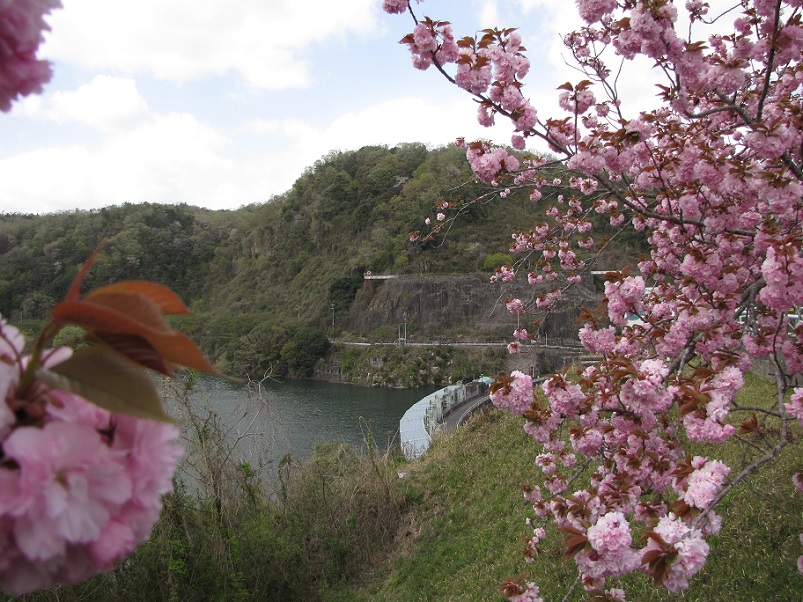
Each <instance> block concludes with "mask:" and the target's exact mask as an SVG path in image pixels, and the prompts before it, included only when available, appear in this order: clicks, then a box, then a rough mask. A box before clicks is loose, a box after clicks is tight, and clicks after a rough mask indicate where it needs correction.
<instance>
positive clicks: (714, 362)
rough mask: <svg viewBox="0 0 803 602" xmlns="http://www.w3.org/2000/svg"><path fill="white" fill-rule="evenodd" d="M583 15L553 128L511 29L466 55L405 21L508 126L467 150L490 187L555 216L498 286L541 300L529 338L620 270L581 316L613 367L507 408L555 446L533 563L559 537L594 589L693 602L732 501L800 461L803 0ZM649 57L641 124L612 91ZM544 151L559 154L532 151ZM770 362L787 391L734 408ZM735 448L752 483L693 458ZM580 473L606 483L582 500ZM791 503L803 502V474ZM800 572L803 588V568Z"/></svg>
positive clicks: (518, 394) (440, 33)
mask: <svg viewBox="0 0 803 602" xmlns="http://www.w3.org/2000/svg"><path fill="white" fill-rule="evenodd" d="M388 4H389V3H386V9H387V8H388ZM390 4H393V7H394V9H396V10H390V11H389V12H399V13H400V12H404V10H403V8H404V7H403V6H402V3H390ZM576 4H577V9H578V11H579V14H580V16H581V17H582V19H583V20H584V22H585V26H584V27H582V28H580V29H579V30H578V31H575V32H571V33H569V34H567V35H566V36H565V38H564V43H565V45H566V47H567V49H568V51H569V53H570V54H571V56H572V57H573V59H574V61H575V63H576V66H577V68H578V70H579V71H580V72H581V75H580V76H579V81H575V82H567V83H565V84H563V85H561V86H560V87H559V90H558V99H557V100H558V104H559V106H560V108H561V110H562V114H561V115H558V116H555V117H545V116H542V115H541V114H539V113H537V112H536V110H535V108H534V107H533V106H532V105H531V104H530V102H529V100H528V99H527V97H526V92H525V84H524V79H525V77H526V76H527V74H528V71H529V68H530V65H529V62H528V61H527V59H526V57H525V54H524V53H525V48H524V47H523V45H522V36H521V35H520V33H519V32H518V31H516V30H514V29H494V30H485V31H483V32H480V34H478V35H477V36H474V37H472V36H468V37H465V38H458V39H457V42H456V44H457V47H458V53H457V54H458V56H457V57H456V58H454V59H452V58H451V57H452V56H453V55H454V49H453V46H452V40H453V39H454V37H453V33H452V32H451V30H450V31H449V35H448V36H445V35H444V31H445V30H444V29H443V26H442V23H444V22H440V21H432V20H430V19H426V20H419V19H418V18H417V17H416V16H415V14H414V12H413V7H412V5H410V4H409V3H408V4H407V12H409V13H410V14H411V15H412V16H413V19H414V22H415V23H416V28H417V29H418V28H420V27H421V25H422V24H423V25H424V28H426V29H427V30H428V32H429V35H428V36H424V37H422V40H424V39H425V40H426V42H427V44H428V45H427V46H426V47H424V46H421V45H416V46H415V48H413V47H412V46H411V51H412V52H413V56H414V61H417V62H416V65H417V66H419V65H420V64H421V62H422V61H421V60H420V59H416V56H418V55H420V54H421V52H428V53H429V55H430V56H429V59H431V64H432V65H435V66H437V68H438V69H439V70H440V72H441V73H443V74H444V75H445V77H446V78H447V80H448V81H449V82H450V83H452V84H454V85H456V86H458V87H460V88H462V89H464V90H466V91H467V92H468V93H469V94H470V95H471V96H472V97H473V99H474V100H475V101H476V102H477V103H478V107H479V111H478V116H477V119H478V121H479V123H480V124H482V125H484V126H490V125H493V124H494V123H495V122H496V120H497V119H498V118H499V117H500V116H501V117H504V118H506V119H508V120H509V121H510V124H511V128H512V130H513V133H512V137H511V139H510V144H509V146H508V145H502V146H499V145H494V144H492V143H491V142H488V141H478V142H474V143H468V142H466V141H464V140H459V141H458V145H459V146H461V147H462V148H464V149H465V150H466V156H467V159H468V161H469V163H470V165H471V167H472V169H473V171H474V174H475V175H476V178H477V179H478V180H481V181H483V182H486V183H489V184H491V185H492V186H496V187H497V189H498V190H499V191H500V196H502V197H504V196H507V195H508V194H509V191H510V190H511V189H514V188H517V189H522V188H523V189H527V190H529V194H530V198H531V199H532V201H533V202H534V203H538V205H539V208H540V207H543V212H544V214H545V219H543V218H542V219H539V220H533V223H532V224H527V227H526V228H524V229H522V230H519V231H516V232H514V233H513V236H512V238H513V241H512V244H511V246H510V249H511V251H512V252H513V253H515V254H517V255H518V256H519V257H521V259H520V260H519V261H517V262H515V264H514V265H512V266H504V267H502V268H499V269H498V270H497V271H496V272H495V274H494V275H493V276H492V280H493V281H495V282H500V283H508V282H511V281H512V280H514V279H516V278H518V277H519V275H520V274H522V275H523V274H524V273H526V278H527V281H528V282H529V283H530V284H532V285H533V286H534V287H536V288H534V290H533V295H532V296H531V298H530V299H529V300H528V301H523V300H522V299H513V300H509V301H508V302H507V308H508V310H509V311H510V312H512V313H513V314H515V315H516V316H517V322H518V321H520V320H521V319H523V318H527V317H528V316H529V315H534V314H537V313H538V312H543V311H549V310H550V309H552V308H553V307H555V306H556V304H558V303H560V300H561V298H562V295H563V294H564V292H565V290H566V289H567V288H568V287H571V286H576V285H578V284H581V283H582V282H583V281H584V278H587V277H588V276H587V274H586V272H587V271H589V269H594V270H609V271H608V272H607V273H606V275H605V285H604V295H603V304H602V305H601V306H600V308H598V310H589V311H588V312H586V313H585V314H583V318H582V321H583V323H582V325H581V327H580V329H579V333H578V338H579V342H580V343H581V344H582V345H583V346H584V347H585V349H586V350H587V351H589V352H591V353H594V354H597V355H598V356H599V358H600V359H599V361H598V362H597V363H596V364H595V365H592V366H589V367H587V368H585V369H584V370H583V371H582V373H580V374H579V375H578V376H577V377H576V378H569V377H568V376H566V375H565V374H559V375H553V376H552V377H551V378H549V379H547V380H546V381H545V382H544V383H543V384H542V385H541V387H535V388H533V387H532V380H531V379H530V377H528V376H526V375H524V374H522V373H517V372H514V373H512V374H511V375H510V376H509V377H506V378H504V379H502V380H500V381H499V382H498V383H497V385H496V386H495V387H494V391H493V394H492V400H493V401H494V403H496V404H497V405H499V406H500V407H505V408H508V409H510V410H512V411H514V412H515V413H517V414H521V415H523V416H524V417H525V418H526V420H527V422H526V425H525V431H526V432H527V433H528V434H529V435H530V436H531V437H532V438H533V439H534V441H535V443H536V444H537V445H538V446H539V447H540V449H539V453H538V456H537V460H536V466H537V467H538V468H539V469H540V470H541V472H542V476H543V485H542V486H540V487H539V486H536V487H532V488H531V489H529V490H528V492H527V493H526V498H527V500H528V501H529V502H530V503H532V504H533V508H534V511H535V513H536V516H537V517H539V520H542V521H543V523H542V525H539V526H537V527H536V529H535V530H534V535H533V538H532V539H531V541H530V545H529V546H528V548H527V549H528V550H529V552H528V554H529V555H530V556H531V557H534V556H536V555H537V554H538V546H537V544H538V541H539V539H540V538H541V536H542V535H540V534H539V533H540V529H542V527H543V526H545V525H546V524H547V523H552V524H553V525H555V526H556V527H557V528H559V529H560V530H562V531H563V532H564V533H565V534H566V547H567V555H568V556H570V557H572V558H573V559H574V561H575V563H576V565H577V569H578V573H579V576H580V577H581V580H582V583H583V585H584V587H585V588H586V589H587V590H588V591H589V592H595V595H597V594H598V595H600V596H608V597H609V598H612V597H613V596H614V594H610V593H607V591H612V590H607V591H606V590H605V589H604V588H605V587H606V581H607V580H608V579H610V578H614V577H617V576H619V575H621V574H624V573H627V572H634V571H641V572H643V573H645V574H647V575H649V576H650V577H651V578H652V579H653V580H654V581H655V583H656V584H660V585H662V586H664V587H665V588H667V589H668V590H670V591H677V590H680V589H684V588H686V587H688V586H689V580H690V579H691V578H692V577H693V576H694V575H695V574H696V573H698V572H699V571H700V570H701V569H702V568H703V566H704V563H705V559H706V557H707V555H708V552H709V547H708V544H707V543H706V540H705V538H706V537H707V536H710V535H712V534H714V533H716V532H718V531H719V529H720V525H721V522H722V519H721V518H720V516H718V515H717V514H716V512H715V510H714V509H715V508H716V507H717V505H718V504H719V503H720V502H721V501H722V499H723V498H724V497H725V496H727V495H728V494H729V493H730V491H732V490H733V489H734V488H736V487H738V486H739V484H740V482H741V481H742V480H743V479H745V478H746V477H747V475H749V474H751V473H752V472H753V471H754V470H756V469H757V468H758V467H759V466H762V465H763V464H765V463H766V462H769V461H771V460H773V459H775V458H777V457H778V456H779V455H780V454H782V453H788V448H789V447H790V446H792V445H798V446H799V443H796V442H797V441H799V440H800V437H799V436H797V435H793V434H792V429H793V428H797V426H798V424H803V393H802V392H801V391H803V388H800V387H797V388H796V387H795V383H796V377H798V376H799V375H800V374H801V373H803V324H802V323H801V319H800V316H801V308H803V226H802V224H803V156H801V153H802V152H803V62H801V58H803V18H801V17H802V16H803V12H802V11H803V2H802V1H801V0H745V1H744V2H741V3H739V4H738V6H737V7H736V9H734V10H729V9H731V8H732V7H731V6H728V7H726V9H727V10H723V11H722V12H721V14H720V12H717V11H716V10H715V9H714V8H712V6H711V4H713V3H708V2H701V1H697V0H690V1H688V2H685V3H682V6H681V3H675V2H672V1H671V0H649V1H644V2H641V1H640V2H634V1H632V0H577V2H576ZM684 11H685V12H684ZM725 25H727V27H726V26H725ZM723 32H724V33H723ZM447 56H448V57H449V58H445V57H447ZM611 57H612V58H613V59H615V61H616V62H617V64H616V69H612V68H610V67H609V66H608V64H607V61H609V60H610V58H611ZM637 57H642V58H644V57H646V58H647V59H648V60H649V61H650V63H652V64H654V65H655V66H656V68H657V72H658V73H659V76H660V78H661V79H660V81H659V85H658V88H657V90H658V93H659V97H660V100H661V105H660V106H659V107H658V108H656V109H653V110H649V111H640V112H635V113H632V114H631V113H628V112H627V111H626V109H625V108H624V107H625V106H626V105H625V103H623V100H624V99H622V98H620V97H619V96H618V92H617V89H618V88H617V82H616V78H617V77H619V76H618V70H619V66H618V62H619V61H623V69H625V70H626V69H627V67H628V64H629V62H630V61H631V60H632V59H635V58H637ZM533 143H538V144H540V145H541V146H543V147H545V148H546V149H548V150H549V152H550V153H552V155H551V156H549V157H547V156H546V155H544V156H539V155H537V154H536V153H534V152H530V153H527V152H526V150H527V147H528V145H531V144H533ZM511 147H512V148H511ZM556 157H557V159H556ZM558 163H559V164H560V168H559V169H557V168H556V167H555V166H556V165H557V164H558ZM627 230H632V231H635V232H636V233H640V234H639V235H640V236H642V237H643V239H644V240H645V241H646V243H647V245H648V253H647V254H646V255H645V256H644V257H643V258H640V260H638V262H637V263H636V261H634V265H631V266H622V265H614V266H611V265H599V264H595V261H597V260H598V258H599V257H600V256H601V253H602V252H603V251H604V248H605V245H606V241H607V240H609V239H610V238H611V237H616V236H618V235H620V234H621V233H623V232H625V231H627ZM558 274H563V275H564V276H565V277H563V278H559V277H558ZM549 286H551V287H552V288H551V289H549V288H546V289H545V288H544V287H549ZM514 339H515V340H514V341H513V342H511V344H510V345H509V347H508V348H509V350H510V351H511V352H518V351H520V350H521V348H522V345H525V344H532V343H533V342H535V341H537V340H538V338H537V336H536V335H535V334H533V335H531V334H529V333H528V332H527V329H526V328H522V327H521V326H519V327H518V328H517V330H516V332H515V333H514ZM759 363H764V364H768V365H769V367H770V368H771V371H772V372H773V373H774V374H775V375H776V376H775V384H776V388H777V394H776V396H775V398H774V399H771V400H767V404H766V405H765V406H762V405H760V404H757V405H754V406H750V407H747V406H745V405H742V404H741V403H740V402H739V401H738V400H737V393H738V392H739V390H740V389H741V388H742V386H743V384H744V375H745V373H746V372H748V371H749V370H751V368H753V367H754V366H756V365H757V364H759ZM531 390H532V391H533V393H532V398H529V397H528V395H529V392H530V391H531ZM734 440H736V441H738V442H739V443H740V444H743V446H744V454H743V456H742V457H743V460H742V463H741V464H740V465H739V466H731V467H729V466H726V465H725V464H724V463H723V462H721V461H720V460H717V459H712V458H708V457H704V456H699V455H695V454H691V453H689V452H688V451H687V450H686V449H685V448H686V445H687V443H688V442H695V443H697V442H700V443H713V444H720V443H724V442H726V441H730V442H733V441H734ZM583 472H584V473H585V474H589V473H590V485H588V486H586V487H585V488H584V489H581V490H575V491H573V490H572V489H571V488H572V486H573V483H575V481H576V480H577V478H578V476H579V474H581V473H583ZM794 487H795V489H796V490H797V491H798V492H799V491H800V490H801V489H803V474H800V473H799V474H798V475H797V476H796V477H795V481H794ZM634 533H639V534H642V533H643V534H646V536H647V537H646V542H645V541H642V542H641V543H636V542H635V538H634V537H633V534H634ZM798 565H799V567H801V572H803V556H801V560H800V561H799V563H798ZM508 595H509V596H511V599H536V598H537V596H538V588H537V586H535V585H534V584H526V585H518V586H516V587H513V586H512V585H510V586H509V587H508ZM527 596H529V597H527ZM615 596H617V598H616V599H618V596H619V593H618V590H617V593H616V594H615ZM621 599H624V595H623V594H622V598H621Z"/></svg>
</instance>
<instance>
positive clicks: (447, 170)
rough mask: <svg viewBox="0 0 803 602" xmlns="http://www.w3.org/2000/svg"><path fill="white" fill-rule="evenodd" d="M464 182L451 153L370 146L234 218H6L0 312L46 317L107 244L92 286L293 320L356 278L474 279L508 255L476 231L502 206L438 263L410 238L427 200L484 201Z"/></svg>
mask: <svg viewBox="0 0 803 602" xmlns="http://www.w3.org/2000/svg"><path fill="white" fill-rule="evenodd" d="M470 179H471V175H470V172H469V170H468V167H467V165H466V162H465V157H464V154H463V152H462V151H460V150H459V149H457V148H455V147H444V148H437V149H427V148H426V147H425V146H424V145H421V144H405V145H401V146H398V147H395V148H386V147H381V146H375V147H365V148H362V149H360V150H358V151H350V152H333V153H331V154H329V155H327V156H326V157H323V158H322V159H321V160H319V161H317V162H316V163H315V164H314V165H313V166H311V167H310V168H308V169H307V170H306V171H305V172H304V173H303V174H302V175H301V176H300V177H299V178H298V180H297V181H296V182H295V184H294V185H293V187H292V188H291V189H290V190H288V191H287V192H286V193H285V194H283V195H280V196H278V197H274V198H272V199H271V200H270V201H268V202H266V203H264V204H259V205H250V206H246V207H243V208H241V209H239V210H236V211H211V210H205V209H200V208H198V207H193V206H190V205H186V204H181V205H159V204H151V203H144V204H131V203H126V204H123V205H118V206H111V207H106V208H103V209H97V210H89V211H82V210H76V211H69V212H62V213H56V214H48V215H23V214H0V312H1V313H2V314H3V315H4V316H7V317H21V318H36V317H39V316H41V315H43V312H44V311H46V310H47V309H48V307H49V306H51V305H52V304H53V303H54V302H55V300H57V299H59V298H61V297H62V296H63V294H64V292H65V291H66V289H67V286H68V283H69V282H70V281H71V279H72V278H73V277H74V276H75V274H76V273H77V271H78V268H79V266H80V265H81V264H82V263H83V261H84V260H85V259H86V257H87V256H88V255H89V253H90V252H91V251H92V250H93V249H94V248H95V247H96V246H97V245H98V243H99V242H100V241H101V240H103V239H107V240H108V244H107V246H106V249H105V251H104V253H103V254H102V255H101V257H100V258H99V259H98V262H97V265H96V266H95V271H93V273H92V274H91V275H90V279H91V280H92V282H91V283H89V284H93V285H94V284H96V283H102V282H107V281H113V280H120V279H150V280H154V281H157V282H163V283H167V284H169V285H170V286H172V287H174V288H175V289H176V290H177V291H178V292H179V294H180V295H181V296H182V298H184V299H186V300H187V302H188V303H190V304H195V306H196V308H197V309H205V310H208V311H215V312H219V311H224V312H225V313H246V312H253V311H258V312H274V311H276V312H278V313H284V314H288V315H290V314H293V313H297V311H296V310H297V305H298V304H299V303H300V304H301V305H302V309H303V310H304V311H305V315H306V316H307V317H308V319H309V317H310V315H312V316H315V317H317V314H318V313H320V312H322V308H323V307H324V305H326V302H327V301H328V299H326V298H325V297H326V296H327V293H328V291H329V288H330V287H334V288H335V289H337V288H338V287H340V288H342V287H343V281H344V279H345V280H349V279H353V278H354V277H355V275H358V276H361V274H362V272H363V271H364V270H374V271H375V272H380V271H396V272H405V271H416V272H420V271H429V272H434V273H437V272H442V271H457V272H461V271H466V270H469V271H474V270H478V269H481V268H482V264H483V262H484V260H485V259H486V257H487V255H490V254H492V253H498V252H501V251H504V250H505V243H504V242H503V240H502V238H501V236H502V234H501V233H502V232H504V228H502V225H503V224H501V223H500V227H499V229H498V232H499V237H498V238H495V237H494V235H493V234H490V235H489V234H485V233H484V229H483V228H481V227H480V226H482V225H483V224H484V225H487V224H488V222H490V221H496V222H500V220H505V216H506V215H507V213H508V211H509V206H508V207H506V208H501V207H500V208H499V209H496V210H494V209H493V208H489V207H486V206H480V205H477V206H476V208H474V209H472V210H471V211H470V212H468V214H467V216H466V217H465V218H464V219H463V220H461V221H460V222H459V223H458V224H457V225H456V227H457V228H460V229H461V236H460V241H461V243H460V245H452V244H451V242H447V243H446V244H445V245H444V246H443V247H442V248H441V249H440V250H439V251H438V253H432V252H431V250H428V249H427V248H424V247H421V246H420V245H414V244H411V243H410V242H409V240H408V236H407V235H408V232H409V231H411V230H413V229H416V228H418V227H420V226H421V223H422V221H423V219H424V217H426V216H427V215H428V214H430V213H431V211H432V207H433V205H434V203H435V202H437V201H439V200H441V199H444V198H451V199H464V198H468V197H471V196H472V195H474V196H478V195H479V194H481V192H482V191H481V189H479V187H477V186H476V185H464V184H465V182H466V181H468V180H470ZM461 186H462V188H461ZM467 241H468V242H467ZM455 261H457V266H456V267H452V266H454V263H455ZM313 281H314V282H315V286H314V287H312V288H313V290H308V287H309V286H310V285H311V283H312V282H313ZM322 289H323V293H324V294H323V295H320V294H319V293H320V291H321V290H322ZM332 292H333V293H334V294H335V295H337V292H336V291H335V290H333V291H332ZM310 312H312V313H310ZM323 313H325V312H323Z"/></svg>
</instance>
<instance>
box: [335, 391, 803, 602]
mask: <svg viewBox="0 0 803 602" xmlns="http://www.w3.org/2000/svg"><path fill="white" fill-rule="evenodd" d="M770 388H771V387H770ZM769 394H771V392H770V391H769V389H767V385H766V383H765V382H763V381H761V380H760V379H757V378H749V379H748V383H747V386H746V387H745V390H744V391H743V392H742V393H741V395H744V396H750V397H752V398H766V397H767V395H769ZM521 425H522V420H521V419H520V418H517V417H514V416H510V415H508V414H504V413H501V412H496V411H495V412H492V413H491V414H490V415H488V416H487V417H484V418H481V419H479V420H475V421H473V422H471V423H470V424H469V425H468V426H467V427H466V428H464V429H462V430H461V431H460V432H458V433H457V434H455V435H453V436H451V437H448V438H445V439H442V440H440V441H438V442H436V444H435V445H434V446H433V447H432V448H431V449H430V451H429V452H428V453H427V455H426V457H425V458H424V459H423V460H421V461H419V462H418V463H415V464H412V465H410V466H409V467H408V474H407V476H406V479H407V480H406V483H407V487H408V495H409V496H410V497H411V499H412V501H413V503H412V511H411V512H410V514H409V515H408V517H407V519H406V522H405V523H404V524H403V526H402V528H401V529H400V534H399V538H398V542H397V546H396V552H395V554H394V556H393V557H392V558H390V559H387V560H386V561H385V562H384V563H383V564H382V565H381V566H380V568H378V569H376V570H375V571H374V572H373V573H372V574H371V575H368V576H366V577H365V578H364V580H363V583H362V584H361V585H360V587H359V589H358V590H357V591H356V592H353V591H352V592H348V593H346V592H342V594H341V596H340V597H338V598H337V599H339V600H377V601H384V600H387V601H390V600H394V601H419V600H422V601H423V600H478V601H479V600H483V601H487V600H501V599H502V596H501V594H500V590H499V587H498V584H499V583H500V582H501V581H503V580H505V579H507V578H509V577H515V576H519V575H526V576H527V578H528V579H531V580H535V581H536V582H537V583H539V584H540V585H541V587H542V595H543V596H544V599H545V600H547V601H551V600H560V599H562V597H563V595H564V594H565V593H566V590H567V588H568V586H569V585H570V584H571V583H572V581H573V580H574V571H573V563H564V562H563V561H562V560H561V555H562V552H563V548H562V541H561V538H559V537H557V536H555V535H552V536H551V537H550V538H548V539H546V540H545V545H544V548H545V551H546V553H545V554H544V555H543V556H542V557H541V558H540V559H539V561H538V562H537V563H535V564H534V565H531V566H528V565H526V564H525V563H524V562H523V561H522V560H521V557H520V555H519V553H518V550H519V549H520V548H521V547H523V546H522V542H523V538H524V537H526V535H527V527H526V526H525V524H524V519H525V518H526V516H527V514H528V513H527V507H526V503H525V502H524V501H523V499H522V495H521V491H520V490H519V488H518V486H519V485H520V484H521V482H522V481H523V480H525V479H527V478H536V477H535V475H536V471H535V469H534V465H533V458H534V456H535V454H536V448H535V447H534V446H533V445H532V444H531V443H530V442H529V441H528V438H527V437H526V435H525V434H524V433H523V432H522V429H521ZM795 436H796V438H797V440H796V442H795V443H794V444H793V445H791V446H789V447H787V449H786V452H785V454H784V456H783V457H782V459H781V460H780V461H779V462H776V463H775V464H774V465H773V466H772V467H771V468H768V469H767V470H764V471H763V472H761V473H759V474H757V475H755V476H754V477H753V478H752V479H751V480H750V485H751V486H752V488H753V489H755V490H756V491H759V492H761V495H762V496H766V499H762V498H761V497H759V495H757V494H756V493H755V492H754V491H751V490H750V489H749V488H747V487H741V488H740V489H739V490H738V491H737V493H736V494H735V495H734V497H733V498H731V499H730V500H729V502H728V503H727V505H726V506H725V507H724V508H722V512H721V513H722V514H723V516H724V527H723V530H722V532H721V533H720V534H719V535H718V536H716V537H713V538H710V540H709V541H710V543H711V547H712V551H711V554H710V556H709V561H708V563H707V564H706V567H705V568H704V570H703V571H702V572H701V573H700V574H699V575H698V576H697V577H696V578H695V579H694V580H693V581H692V587H691V589H690V590H688V591H687V592H686V593H680V594H676V595H671V594H669V593H667V592H666V591H665V590H663V589H654V588H653V587H652V585H651V582H650V581H649V580H647V579H645V578H643V577H642V576H635V578H630V579H628V581H626V582H625V583H626V584H625V589H626V590H627V591H628V600H722V601H729V602H730V601H741V600H743V601H748V600H766V601H772V600H778V601H781V600H784V601H785V600H803V576H801V575H800V574H799V573H798V572H797V570H796V566H795V563H796V559H797V557H798V555H800V554H801V553H803V548H801V545H800V543H799V539H798V534H799V533H800V531H801V529H803V520H801V516H802V515H803V499H801V498H803V496H800V495H794V493H793V487H792V484H791V475H792V474H793V473H794V472H795V470H797V469H800V468H801V465H803V449H802V447H803V446H801V433H800V429H797V430H796V432H795ZM720 451H722V450H720ZM724 451H725V452H726V454H729V455H730V459H731V460H734V459H735V456H734V455H735V453H736V450H735V449H731V450H724ZM766 494H768V495H766ZM756 525H757V526H756ZM609 586H611V587H613V586H615V585H614V583H613V582H611V583H609ZM579 589H581V588H579ZM580 594H581V592H576V593H575V595H574V596H573V598H572V599H576V600H579V599H582V595H580Z"/></svg>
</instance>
